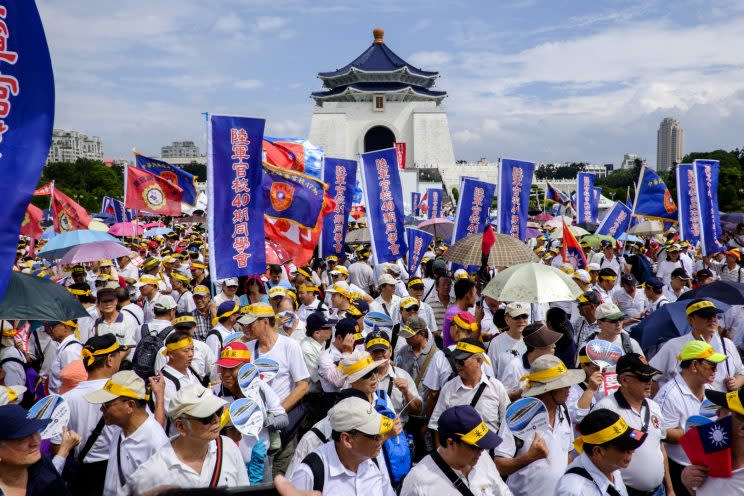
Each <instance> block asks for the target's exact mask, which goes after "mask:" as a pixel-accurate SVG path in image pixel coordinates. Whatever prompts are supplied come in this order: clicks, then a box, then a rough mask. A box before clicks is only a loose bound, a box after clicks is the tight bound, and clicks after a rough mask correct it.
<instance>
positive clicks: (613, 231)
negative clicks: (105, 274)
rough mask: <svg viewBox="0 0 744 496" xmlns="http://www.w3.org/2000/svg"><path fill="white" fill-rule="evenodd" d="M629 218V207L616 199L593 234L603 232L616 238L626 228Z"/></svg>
mask: <svg viewBox="0 0 744 496" xmlns="http://www.w3.org/2000/svg"><path fill="white" fill-rule="evenodd" d="M630 218H631V215H630V208H628V206H627V205H626V204H625V203H623V202H620V201H617V202H615V204H614V205H613V206H612V208H611V209H610V210H609V212H607V215H605V217H604V219H602V222H601V223H600V224H599V227H598V228H597V230H596V231H595V233H594V234H605V235H607V236H612V237H613V238H615V239H617V238H619V237H620V236H622V235H623V233H624V232H625V231H627V230H628V226H629V224H630Z"/></svg>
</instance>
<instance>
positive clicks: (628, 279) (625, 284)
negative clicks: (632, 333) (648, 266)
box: [612, 272, 648, 319]
mask: <svg viewBox="0 0 744 496" xmlns="http://www.w3.org/2000/svg"><path fill="white" fill-rule="evenodd" d="M612 301H613V302H614V303H615V305H617V306H618V308H620V311H621V312H623V313H626V314H628V317H629V318H631V319H640V318H641V317H642V314H643V311H644V310H645V309H646V305H647V304H648V302H647V300H646V296H645V295H644V294H643V292H642V291H638V281H637V280H636V278H635V276H634V275H633V274H632V273H630V272H627V273H625V274H623V275H622V277H621V278H620V288H619V289H617V290H616V291H615V292H614V293H613V295H612Z"/></svg>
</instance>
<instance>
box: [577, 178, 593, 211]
mask: <svg viewBox="0 0 744 496" xmlns="http://www.w3.org/2000/svg"><path fill="white" fill-rule="evenodd" d="M593 210H594V174H592V173H590V172H579V173H578V175H577V176H576V223H577V224H582V223H586V222H592V219H593V218H594V217H593V216H592V212H593Z"/></svg>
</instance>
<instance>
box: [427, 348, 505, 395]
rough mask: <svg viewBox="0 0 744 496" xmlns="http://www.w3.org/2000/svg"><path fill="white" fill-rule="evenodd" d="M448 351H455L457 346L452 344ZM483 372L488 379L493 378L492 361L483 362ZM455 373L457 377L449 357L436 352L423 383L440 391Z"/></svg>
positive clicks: (439, 351) (440, 351) (438, 351)
mask: <svg viewBox="0 0 744 496" xmlns="http://www.w3.org/2000/svg"><path fill="white" fill-rule="evenodd" d="M448 349H449V350H450V351H451V350H454V349H455V345H454V344H452V345H450V346H448ZM484 358H485V355H484ZM481 370H482V371H483V373H484V374H486V375H487V376H488V377H493V367H492V366H491V361H490V360H483V363H482V364H481ZM453 372H454V373H455V375H456V371H453V370H452V366H451V365H450V363H449V360H447V357H446V356H445V355H444V352H443V351H442V350H436V351H435V352H434V356H433V357H431V362H430V363H429V366H428V367H427V368H426V374H424V381H423V382H424V386H426V387H427V388H429V389H430V390H433V391H439V390H440V389H442V387H443V386H444V385H445V383H446V382H447V380H448V379H449V377H450V375H451V374H452V373H453Z"/></svg>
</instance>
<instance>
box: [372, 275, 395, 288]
mask: <svg viewBox="0 0 744 496" xmlns="http://www.w3.org/2000/svg"><path fill="white" fill-rule="evenodd" d="M383 284H392V285H393V286H395V285H396V284H397V281H396V280H395V278H394V277H393V276H391V275H390V274H382V275H381V276H380V278H379V279H377V286H378V287H379V286H382V285H383Z"/></svg>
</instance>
